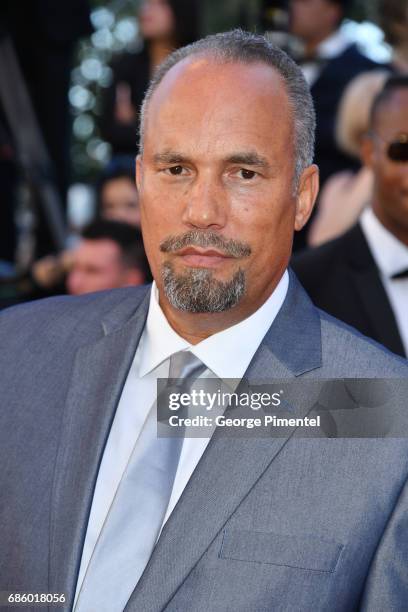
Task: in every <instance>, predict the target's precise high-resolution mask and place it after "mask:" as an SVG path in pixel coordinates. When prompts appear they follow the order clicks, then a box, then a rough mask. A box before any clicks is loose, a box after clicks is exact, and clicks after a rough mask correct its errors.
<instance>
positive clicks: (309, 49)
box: [303, 30, 336, 57]
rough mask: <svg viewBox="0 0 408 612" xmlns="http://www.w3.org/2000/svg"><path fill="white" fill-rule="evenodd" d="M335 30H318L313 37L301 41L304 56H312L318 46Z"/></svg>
mask: <svg viewBox="0 0 408 612" xmlns="http://www.w3.org/2000/svg"><path fill="white" fill-rule="evenodd" d="M335 31H336V30H325V31H324V32H323V31H322V32H320V34H318V35H316V36H315V37H314V38H310V39H309V40H305V41H303V44H304V49H305V56H306V57H308V56H313V55H315V53H316V51H317V48H318V46H319V45H320V44H321V43H322V42H323V41H325V40H326V38H329V36H331V35H332V34H334V33H335Z"/></svg>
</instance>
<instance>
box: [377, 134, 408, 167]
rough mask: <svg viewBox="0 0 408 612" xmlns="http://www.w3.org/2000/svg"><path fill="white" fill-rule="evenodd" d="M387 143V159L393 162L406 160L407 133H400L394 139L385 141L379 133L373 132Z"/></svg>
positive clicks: (407, 156) (407, 150)
mask: <svg viewBox="0 0 408 612" xmlns="http://www.w3.org/2000/svg"><path fill="white" fill-rule="evenodd" d="M373 135H374V136H376V137H377V138H379V139H380V140H382V142H384V143H385V144H386V145H387V149H386V152H387V156H388V159H390V160H391V161H394V162H408V134H401V135H400V136H398V138H397V139H396V140H393V141H391V142H387V141H386V140H384V139H383V138H381V136H380V135H379V134H373Z"/></svg>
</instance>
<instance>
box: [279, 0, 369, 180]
mask: <svg viewBox="0 0 408 612" xmlns="http://www.w3.org/2000/svg"><path fill="white" fill-rule="evenodd" d="M349 5H350V1H349V0H290V15H291V21H290V31H291V33H292V34H294V35H295V36H297V37H298V38H299V40H300V41H301V42H302V43H303V47H304V51H303V58H302V69H303V72H304V74H305V77H306V80H307V81H308V83H309V85H310V87H311V92H312V96H313V101H314V103H315V108H316V117H317V130H316V157H315V159H316V163H317V164H318V166H319V168H320V182H321V184H324V182H325V181H326V179H327V178H328V177H329V176H330V175H331V174H334V173H335V172H339V171H341V170H345V169H347V168H356V162H355V160H354V159H353V158H351V157H350V156H349V155H346V154H345V153H344V152H342V151H340V150H339V149H338V147H337V145H336V140H335V121H336V113H337V108H338V104H339V102H340V99H341V96H342V93H343V91H344V89H345V87H346V85H347V84H348V83H349V82H350V81H351V80H352V79H353V77H355V76H356V75H357V74H359V73H360V72H363V71H365V70H370V69H372V68H376V67H377V68H378V64H376V63H375V62H372V61H371V60H369V59H368V58H367V57H365V56H364V55H363V54H362V53H361V52H360V51H359V50H358V48H357V46H356V44H354V43H351V42H350V39H349V38H348V37H347V36H346V35H345V34H344V32H343V31H342V30H341V28H340V25H341V23H342V21H343V18H344V16H345V13H346V11H347V8H348V6H349Z"/></svg>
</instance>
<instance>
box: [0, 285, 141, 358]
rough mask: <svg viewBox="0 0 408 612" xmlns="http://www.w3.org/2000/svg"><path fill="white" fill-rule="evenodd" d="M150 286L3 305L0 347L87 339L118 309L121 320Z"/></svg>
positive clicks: (94, 336) (132, 309) (93, 335)
mask: <svg viewBox="0 0 408 612" xmlns="http://www.w3.org/2000/svg"><path fill="white" fill-rule="evenodd" d="M149 289H150V287H149V286H141V287H126V288H123V289H112V290H108V291H101V292H97V293H90V294H87V295H83V296H75V297H74V296H58V297H51V298H46V299H43V300H36V301H34V302H28V303H25V304H20V305H18V306H14V307H12V308H7V309H5V310H3V311H2V312H1V313H0V346H2V347H3V348H5V349H7V351H9V350H10V349H12V348H13V347H14V348H21V347H25V348H30V345H32V344H33V343H36V344H38V343H41V342H42V343H44V345H47V344H49V343H50V342H51V343H54V342H56V341H57V342H58V343H62V342H67V343H69V344H72V342H78V344H80V343H81V342H87V341H92V339H93V338H95V339H97V338H98V337H99V336H100V334H101V323H102V321H103V319H104V317H105V316H106V315H108V313H110V312H111V311H112V310H114V309H117V308H118V307H119V308H120V309H121V315H122V317H123V320H124V321H125V320H126V319H127V318H129V316H131V314H133V312H134V311H135V310H136V308H137V306H138V305H139V304H140V303H141V302H142V300H143V298H144V297H145V296H146V295H147V293H148V291H149Z"/></svg>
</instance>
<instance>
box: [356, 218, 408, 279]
mask: <svg viewBox="0 0 408 612" xmlns="http://www.w3.org/2000/svg"><path fill="white" fill-rule="evenodd" d="M360 224H361V227H362V229H363V232H364V235H365V237H366V240H367V242H368V246H369V247H370V250H371V253H372V256H373V258H374V261H375V263H376V264H377V267H378V269H379V270H380V272H381V273H382V274H383V275H384V276H387V277H391V276H393V275H394V274H396V273H397V272H400V271H401V270H403V269H405V268H408V247H407V246H406V245H405V244H403V243H402V242H401V241H400V240H398V238H396V237H395V236H394V234H392V233H391V232H390V231H389V230H387V229H386V228H385V227H384V226H383V224H382V223H381V222H380V221H379V220H378V218H377V217H376V215H375V214H374V212H373V210H372V209H371V208H366V209H365V210H364V211H363V213H362V215H361V218H360Z"/></svg>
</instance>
